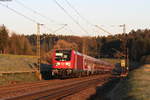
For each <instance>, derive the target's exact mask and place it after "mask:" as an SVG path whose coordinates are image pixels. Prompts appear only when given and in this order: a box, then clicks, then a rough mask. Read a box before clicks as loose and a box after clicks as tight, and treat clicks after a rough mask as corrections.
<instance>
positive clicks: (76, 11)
mask: <svg viewBox="0 0 150 100" xmlns="http://www.w3.org/2000/svg"><path fill="white" fill-rule="evenodd" d="M65 1H66V3H67V4H68V5H69V6H70V7H71V8H72V9H73V10H74V11H75V13H76V14H77V15H78V16H79V17H80V18H81V19H82V20H84V21H85V22H86V23H88V24H90V25H93V24H92V23H91V22H89V21H88V20H87V19H86V18H85V17H83V16H82V15H81V14H80V13H79V12H78V10H77V9H76V8H75V7H74V6H73V5H72V4H71V3H70V2H69V1H68V0H65Z"/></svg>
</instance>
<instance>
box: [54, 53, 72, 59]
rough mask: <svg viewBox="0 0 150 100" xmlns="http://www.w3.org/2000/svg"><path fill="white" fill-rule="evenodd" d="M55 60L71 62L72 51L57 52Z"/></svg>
mask: <svg viewBox="0 0 150 100" xmlns="http://www.w3.org/2000/svg"><path fill="white" fill-rule="evenodd" d="M55 60H57V61H70V60H71V50H56V56H55Z"/></svg>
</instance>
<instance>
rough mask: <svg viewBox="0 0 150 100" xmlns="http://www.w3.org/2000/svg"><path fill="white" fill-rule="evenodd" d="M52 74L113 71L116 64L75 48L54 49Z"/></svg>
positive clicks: (91, 73) (88, 73) (61, 75)
mask: <svg viewBox="0 0 150 100" xmlns="http://www.w3.org/2000/svg"><path fill="white" fill-rule="evenodd" d="M52 56H53V57H52V73H51V74H52V76H58V77H81V76H90V75H94V74H102V73H111V72H112V70H113V69H114V65H113V64H111V63H108V62H106V61H103V60H100V59H96V58H93V57H91V56H88V55H85V54H82V53H79V52H78V51H75V50H62V49H61V50H54V51H53V54H52Z"/></svg>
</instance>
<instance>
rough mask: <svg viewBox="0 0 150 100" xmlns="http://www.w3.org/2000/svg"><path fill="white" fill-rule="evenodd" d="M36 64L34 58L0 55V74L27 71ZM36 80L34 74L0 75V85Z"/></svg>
mask: <svg viewBox="0 0 150 100" xmlns="http://www.w3.org/2000/svg"><path fill="white" fill-rule="evenodd" d="M36 62H37V58H36V57H35V56H24V55H2V54H0V72H13V71H29V70H32V67H31V64H34V63H36ZM36 80H38V79H37V78H36V76H35V74H34V73H18V74H17V73H16V74H1V75H0V85H6V84H12V83H13V84H14V83H19V82H31V81H36Z"/></svg>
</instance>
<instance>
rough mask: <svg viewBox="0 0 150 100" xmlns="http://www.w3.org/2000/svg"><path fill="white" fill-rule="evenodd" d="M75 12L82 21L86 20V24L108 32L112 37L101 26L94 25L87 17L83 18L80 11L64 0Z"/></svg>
mask: <svg viewBox="0 0 150 100" xmlns="http://www.w3.org/2000/svg"><path fill="white" fill-rule="evenodd" d="M64 1H65V2H66V3H67V4H68V5H69V6H70V7H71V8H72V9H73V10H74V11H75V13H76V14H77V15H78V16H79V17H80V18H81V19H82V20H84V21H85V22H86V23H88V24H89V25H91V26H94V27H97V28H99V29H100V30H102V31H104V32H106V33H108V34H109V35H112V33H110V32H108V31H107V30H105V29H104V28H102V27H100V26H98V25H94V24H93V23H91V22H90V21H88V20H87V19H86V18H85V17H83V16H82V15H81V14H80V13H79V11H78V10H77V9H76V8H75V7H74V6H73V5H72V4H71V3H70V2H69V1H68V0H64Z"/></svg>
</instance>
